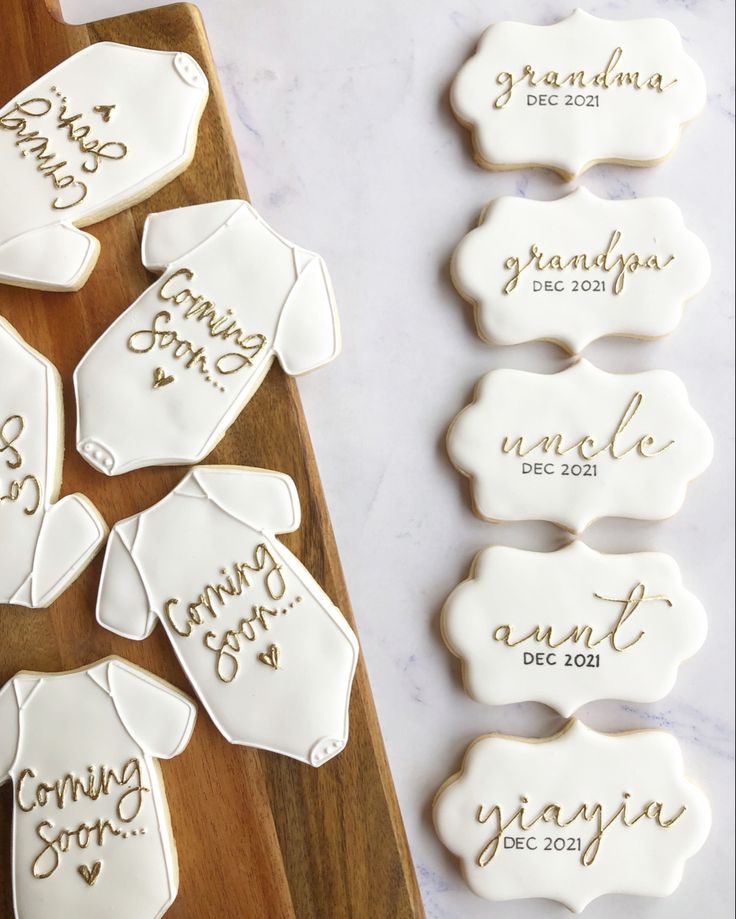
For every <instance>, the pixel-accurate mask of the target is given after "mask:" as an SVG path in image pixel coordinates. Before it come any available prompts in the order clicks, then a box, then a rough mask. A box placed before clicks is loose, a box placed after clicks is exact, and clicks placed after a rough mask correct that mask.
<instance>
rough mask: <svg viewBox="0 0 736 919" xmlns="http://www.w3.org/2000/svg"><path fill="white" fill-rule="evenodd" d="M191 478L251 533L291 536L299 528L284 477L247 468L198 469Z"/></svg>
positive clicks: (295, 500) (294, 497) (295, 501)
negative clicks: (250, 528) (289, 534)
mask: <svg viewBox="0 0 736 919" xmlns="http://www.w3.org/2000/svg"><path fill="white" fill-rule="evenodd" d="M193 475H194V476H196V479H197V481H198V483H199V486H200V488H201V489H202V490H203V491H204V493H205V494H206V495H207V497H208V498H210V499H211V500H213V501H215V502H216V503H217V504H218V505H220V507H222V508H223V509H224V510H226V511H227V512H228V513H230V514H232V515H233V516H234V517H237V518H238V519H239V520H242V521H243V522H244V523H247V524H249V525H250V526H252V527H253V528H254V529H256V530H263V531H265V532H267V533H291V532H293V531H294V530H296V529H298V528H299V524H300V523H301V508H300V507H299V495H298V494H297V491H296V485H294V481H293V479H292V478H291V477H290V476H288V475H286V474H285V473H283V472H271V471H270V470H269V469H255V468H251V467H247V466H239V467H227V466H224V467H223V466H200V467H199V468H197V469H196V470H195V471H194V473H193Z"/></svg>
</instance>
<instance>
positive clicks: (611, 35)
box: [451, 10, 706, 179]
mask: <svg viewBox="0 0 736 919" xmlns="http://www.w3.org/2000/svg"><path fill="white" fill-rule="evenodd" d="M705 100H706V91H705V80H704V78H703V74H702V71H701V70H700V68H699V67H698V65H697V64H696V63H695V62H694V61H693V60H692V58H691V57H689V55H687V54H686V53H685V50H684V48H683V45H682V40H681V38H680V35H679V33H678V32H677V29H676V28H675V27H674V26H673V25H672V24H671V23H669V22H667V21H665V20H664V19H635V20H630V21H628V22H627V21H618V20H616V21H614V20H609V19H598V18H597V17H595V16H591V15H590V14H589V13H586V12H584V11H583V10H575V12H574V13H572V14H571V15H570V16H568V17H567V19H563V20H562V21H561V22H557V23H555V24H554V25H551V26H538V25H526V24H524V23H520V22H501V23H497V24H496V25H492V26H491V27H490V28H489V29H488V30H487V31H486V32H485V33H484V35H483V37H482V38H481V40H480V44H479V45H478V49H477V51H476V53H475V54H474V56H473V57H471V58H470V60H469V61H468V62H467V63H466V64H464V65H463V67H462V69H461V70H460V72H459V74H458V75H457V77H456V79H455V82H454V84H453V87H452V94H451V101H452V107H453V109H454V111H455V114H456V115H457V117H458V119H459V120H460V121H461V122H462V123H463V124H465V125H467V126H468V127H469V128H470V129H471V131H472V135H473V147H474V150H475V155H476V159H477V160H478V162H479V163H480V164H481V165H482V166H485V167H486V168H488V169H519V168H523V167H526V166H530V165H538V166H547V167H549V168H550V169H554V170H555V171H556V172H558V173H560V175H561V176H563V178H565V179H571V178H572V177H573V176H576V175H579V174H580V173H582V172H584V171H585V170H586V169H588V168H589V167H590V166H593V165H594V164H595V163H601V162H608V163H628V164H630V165H635V166H646V165H652V164H654V163H657V162H658V161H660V160H662V159H664V158H665V157H666V156H668V155H669V154H670V153H671V152H672V150H673V149H674V147H675V146H676V144H677V142H678V140H679V137H680V131H681V128H682V126H683V125H685V124H686V123H687V122H689V121H692V120H693V119H694V118H695V117H696V116H697V115H698V114H699V113H700V111H701V110H702V108H703V106H704V105H705Z"/></svg>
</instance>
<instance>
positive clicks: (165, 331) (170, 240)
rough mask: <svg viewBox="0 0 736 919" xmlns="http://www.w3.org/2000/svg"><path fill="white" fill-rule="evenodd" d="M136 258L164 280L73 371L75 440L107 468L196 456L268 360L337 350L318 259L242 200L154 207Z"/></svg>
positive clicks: (216, 437)
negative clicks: (159, 209)
mask: <svg viewBox="0 0 736 919" xmlns="http://www.w3.org/2000/svg"><path fill="white" fill-rule="evenodd" d="M143 262H144V264H145V265H146V267H147V268H149V269H150V270H151V271H155V272H162V273H163V274H162V277H161V278H160V279H159V280H158V281H156V283H155V284H153V285H152V286H151V287H150V288H149V289H148V290H147V291H146V292H145V293H144V294H142V295H141V296H140V297H139V299H138V300H137V301H136V302H135V303H134V304H133V305H132V306H131V307H130V308H129V309H128V310H127V311H126V312H125V313H123V315H122V316H121V317H120V318H119V319H118V320H117V321H116V322H114V323H113V324H112V325H111V326H110V328H109V329H108V330H107V331H106V332H105V333H104V334H103V335H102V337H101V338H100V339H99V340H98V341H97V343H96V344H95V345H93V347H92V348H91V350H90V351H89V352H88V353H87V355H86V356H85V357H84V359H83V360H82V362H81V363H80V365H79V367H78V368H77V371H76V373H75V375H74V382H75V387H76V391H77V406H78V425H77V447H78V449H79V450H80V452H81V454H82V456H83V457H84V458H85V459H86V460H87V461H88V462H90V463H91V464H92V465H93V466H95V467H96V468H97V469H99V470H100V471H101V472H104V473H106V474H107V475H118V474H120V473H121V472H128V471H129V470H131V469H138V468H140V467H142V466H152V465H179V464H182V463H197V462H199V461H200V460H202V459H203V458H204V457H205V456H207V454H208V453H210V452H211V451H212V450H213V449H214V447H215V446H216V445H217V443H218V442H219V441H220V439H221V438H222V436H223V435H224V434H225V432H226V431H227V429H228V427H229V426H230V425H231V424H232V423H233V422H234V421H235V419H236V418H237V416H238V415H239V414H240V412H241V410H242V409H243V408H244V407H245V405H246V404H247V403H248V401H249V400H250V398H251V397H252V396H253V394H254V393H255V391H256V390H257V389H258V387H259V386H260V384H261V382H262V380H263V378H264V377H265V375H266V373H267V372H268V369H269V367H270V366H271V362H272V361H273V359H274V357H277V358H278V359H279V362H280V363H281V366H282V367H283V369H284V370H285V371H286V372H287V373H290V374H300V373H306V372H307V371H309V370H313V369H315V368H317V367H320V366H322V365H323V364H326V363H327V362H328V361H331V360H332V359H333V358H334V357H336V356H337V354H338V353H339V351H340V329H339V321H338V317H337V309H336V305H335V297H334V293H333V290H332V284H331V282H330V278H329V275H328V273H327V269H326V267H325V264H324V262H323V260H322V259H321V258H320V257H319V256H318V255H315V254H314V253H313V252H309V251H307V250H306V249H301V248H299V247H298V246H295V245H293V244H292V243H290V242H288V241H287V240H286V239H284V238H283V237H281V236H279V235H278V234H277V233H276V232H275V231H274V230H273V229H271V227H269V226H268V224H267V223H266V222H265V221H264V220H263V219H262V218H261V217H260V216H259V215H258V214H257V213H256V211H255V210H254V209H253V208H252V207H251V206H250V204H248V203H247V202H246V201H219V202H216V203H214V204H202V205H195V206H193V207H186V208H181V209H179V210H174V211H167V212H165V213H163V214H154V215H152V216H150V217H149V218H148V220H147V221H146V227H145V231H144V236H143Z"/></svg>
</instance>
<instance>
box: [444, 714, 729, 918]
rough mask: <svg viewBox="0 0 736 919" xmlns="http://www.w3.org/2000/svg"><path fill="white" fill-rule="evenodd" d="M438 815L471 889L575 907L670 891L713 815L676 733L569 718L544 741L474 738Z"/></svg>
mask: <svg viewBox="0 0 736 919" xmlns="http://www.w3.org/2000/svg"><path fill="white" fill-rule="evenodd" d="M434 822H435V827H436V829H437V833H438V835H439V837H440V839H441V840H442V842H443V843H444V844H445V845H446V846H447V848H448V849H450V851H451V852H453V853H454V854H455V855H457V856H458V858H459V859H460V863H461V866H462V871H463V876H464V878H465V880H466V882H467V884H468V885H469V887H470V888H471V889H472V890H473V892H474V893H476V894H478V895H479V896H481V897H486V898H487V899H489V900H500V901H503V900H515V899H519V898H524V897H546V898H548V899H551V900H557V901H559V902H560V903H562V904H564V905H565V906H567V907H568V908H569V909H570V910H572V911H573V912H576V913H579V912H582V910H583V909H584V908H585V907H586V906H587V905H588V904H589V903H590V902H591V901H592V900H595V899H596V898H597V897H600V896H603V895H604V894H609V893H627V894H639V895H644V896H655V897H662V896H667V895H669V894H671V893H673V892H674V890H675V889H676V888H677V886H678V885H679V883H680V880H681V877H682V871H683V868H684V866H685V862H686V860H687V859H688V858H690V857H691V856H693V855H695V853H696V852H697V851H698V850H699V849H700V848H701V847H702V845H703V843H704V842H705V840H706V838H707V836H708V833H709V831H710V823H711V815H710V807H709V805H708V801H707V799H706V797H705V795H704V794H703V792H702V791H700V789H699V788H697V787H696V786H695V785H693V784H692V783H691V782H690V781H689V780H688V779H687V778H686V777H685V775H684V772H683V762H682V753H681V752H680V747H679V745H678V743H677V741H676V740H675V738H674V737H672V736H670V735H669V734H667V733H665V732H664V731H637V732H633V733H628V734H600V733H598V732H597V731H593V730H592V729H591V728H588V727H586V726H585V725H584V724H582V723H581V722H579V721H575V720H572V721H570V722H568V724H567V725H566V726H565V728H563V730H562V731H561V732H560V733H559V734H556V735H555V736H553V737H548V738H542V739H539V740H537V739H533V740H532V739H525V738H521V737H507V736H504V735H501V734H489V735H487V736H485V737H480V738H478V740H476V741H475V742H474V743H473V744H471V746H470V747H469V748H468V751H467V752H466V754H465V759H464V761H463V766H462V771H461V772H459V773H458V774H457V775H454V776H452V777H451V778H450V779H449V780H448V781H447V782H446V783H445V784H444V785H443V787H442V788H441V789H440V791H439V792H438V794H437V796H436V798H435V802H434Z"/></svg>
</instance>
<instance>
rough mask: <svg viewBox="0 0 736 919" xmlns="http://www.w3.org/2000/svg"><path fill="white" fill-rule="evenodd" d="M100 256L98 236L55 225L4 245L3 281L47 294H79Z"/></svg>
mask: <svg viewBox="0 0 736 919" xmlns="http://www.w3.org/2000/svg"><path fill="white" fill-rule="evenodd" d="M99 254H100V243H99V241H98V240H97V239H95V237H94V236H90V235H89V233H84V232H82V230H78V229H77V228H76V227H75V226H72V224H69V223H58V224H52V225H51V226H46V227H40V228H39V229H34V230H29V231H28V232H27V233H22V234H21V235H20V236H16V237H14V238H13V239H10V240H8V242H6V243H4V244H0V278H2V279H3V280H5V281H7V282H8V283H10V284H19V285H22V286H24V287H36V288H41V289H43V290H57V291H74V290H79V289H80V287H82V286H83V285H84V282H85V281H86V280H87V278H88V277H89V275H90V273H91V272H92V269H93V268H94V267H95V264H96V263H97V258H98V256H99Z"/></svg>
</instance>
